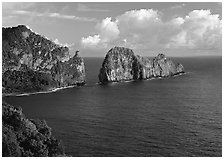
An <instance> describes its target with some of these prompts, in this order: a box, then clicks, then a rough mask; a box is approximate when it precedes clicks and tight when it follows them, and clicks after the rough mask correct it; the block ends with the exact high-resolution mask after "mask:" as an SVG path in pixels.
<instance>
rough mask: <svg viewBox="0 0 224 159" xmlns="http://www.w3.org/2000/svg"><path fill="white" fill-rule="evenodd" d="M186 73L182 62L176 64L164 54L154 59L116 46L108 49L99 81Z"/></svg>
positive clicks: (139, 78) (103, 82) (105, 81)
mask: <svg viewBox="0 0 224 159" xmlns="http://www.w3.org/2000/svg"><path fill="white" fill-rule="evenodd" d="M182 73H184V67H183V65H182V64H179V63H178V64H175V63H174V62H173V61H172V60H170V59H168V58H166V57H165V55H164V54H158V56H156V57H155V58H153V59H150V58H148V57H141V56H139V55H135V54H134V52H133V51H132V50H131V49H129V48H124V47H114V48H112V49H110V50H109V51H108V53H107V54H106V57H105V59H104V61H103V64H102V67H101V69H100V73H99V75H98V77H99V81H100V82H101V83H102V84H106V83H108V82H121V81H130V80H144V79H150V78H158V77H163V78H164V77H170V76H174V75H178V74H182Z"/></svg>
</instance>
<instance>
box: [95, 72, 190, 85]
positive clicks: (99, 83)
mask: <svg viewBox="0 0 224 159" xmlns="http://www.w3.org/2000/svg"><path fill="white" fill-rule="evenodd" d="M188 73H190V72H181V73H179V74H176V75H172V76H168V77H151V78H147V79H141V80H140V79H137V80H133V79H132V80H122V81H108V82H107V83H102V82H98V83H96V84H98V85H107V84H116V83H129V82H135V81H151V80H156V79H159V80H162V79H166V78H174V77H178V76H181V75H185V74H188Z"/></svg>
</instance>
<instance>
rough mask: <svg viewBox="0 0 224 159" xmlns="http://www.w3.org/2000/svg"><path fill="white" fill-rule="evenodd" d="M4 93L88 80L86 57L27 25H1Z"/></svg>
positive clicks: (51, 87)
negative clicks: (84, 58) (3, 26)
mask: <svg viewBox="0 0 224 159" xmlns="http://www.w3.org/2000/svg"><path fill="white" fill-rule="evenodd" d="M2 77H3V81H2V85H3V92H4V93H24V92H37V91H47V90H51V89H54V88H58V87H66V86H71V85H82V84H84V83H85V67H84V61H83V59H82V58H81V57H80V56H79V55H78V52H76V54H75V55H73V56H71V54H70V52H69V49H68V47H66V46H61V45H58V44H55V43H54V42H52V41H50V40H48V39H47V38H46V37H43V36H41V35H39V34H37V33H35V32H33V31H32V30H30V29H29V28H27V27H26V26H24V25H19V26H17V27H12V28H2Z"/></svg>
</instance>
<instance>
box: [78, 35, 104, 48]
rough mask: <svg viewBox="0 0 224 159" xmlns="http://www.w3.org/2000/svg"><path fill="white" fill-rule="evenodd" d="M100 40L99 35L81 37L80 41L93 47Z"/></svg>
mask: <svg viewBox="0 0 224 159" xmlns="http://www.w3.org/2000/svg"><path fill="white" fill-rule="evenodd" d="M100 41H101V39H100V35H94V36H88V37H87V38H84V37H82V39H81V42H82V44H83V46H84V47H85V46H88V47H94V46H97V45H98V44H99V42H100Z"/></svg>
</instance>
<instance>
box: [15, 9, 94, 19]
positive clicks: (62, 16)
mask: <svg viewBox="0 0 224 159" xmlns="http://www.w3.org/2000/svg"><path fill="white" fill-rule="evenodd" d="M12 14H14V15H26V16H32V17H48V18H57V19H67V20H76V21H84V22H97V21H98V20H97V19H95V18H88V17H78V16H75V15H66V14H61V13H55V12H54V13H50V12H45V13H38V12H32V11H26V10H14V11H12Z"/></svg>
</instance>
